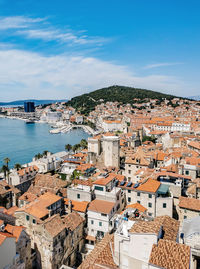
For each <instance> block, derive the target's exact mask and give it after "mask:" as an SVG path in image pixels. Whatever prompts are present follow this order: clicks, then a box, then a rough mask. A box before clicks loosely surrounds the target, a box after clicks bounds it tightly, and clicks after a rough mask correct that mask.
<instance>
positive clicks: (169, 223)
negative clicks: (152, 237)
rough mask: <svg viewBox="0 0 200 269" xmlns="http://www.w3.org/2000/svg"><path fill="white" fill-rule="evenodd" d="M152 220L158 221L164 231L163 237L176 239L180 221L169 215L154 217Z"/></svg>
mask: <svg viewBox="0 0 200 269" xmlns="http://www.w3.org/2000/svg"><path fill="white" fill-rule="evenodd" d="M154 221H156V222H158V223H159V224H160V225H161V226H162V228H163V231H164V236H163V239H167V240H172V241H176V239H177V235H178V232H179V226H180V222H179V221H178V220H175V219H173V218H170V217H169V216H160V217H156V218H155V219H154Z"/></svg>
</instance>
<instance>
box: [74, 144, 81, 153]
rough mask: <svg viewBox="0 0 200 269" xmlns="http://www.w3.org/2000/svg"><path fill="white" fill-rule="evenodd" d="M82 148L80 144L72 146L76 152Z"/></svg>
mask: <svg viewBox="0 0 200 269" xmlns="http://www.w3.org/2000/svg"><path fill="white" fill-rule="evenodd" d="M79 148H80V144H75V145H73V146H72V150H73V151H74V152H76V151H77V150H78V149H79Z"/></svg>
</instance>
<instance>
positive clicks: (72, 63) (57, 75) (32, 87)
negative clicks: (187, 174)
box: [0, 49, 183, 100]
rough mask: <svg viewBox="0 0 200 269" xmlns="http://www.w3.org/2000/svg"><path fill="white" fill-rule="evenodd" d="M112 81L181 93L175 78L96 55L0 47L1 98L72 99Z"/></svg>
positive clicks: (179, 85)
mask: <svg viewBox="0 0 200 269" xmlns="http://www.w3.org/2000/svg"><path fill="white" fill-rule="evenodd" d="M113 84H115V85H116V84H119V85H127V86H134V87H141V88H147V89H154V90H162V89H163V90H165V91H166V92H171V93H174V94H177V95H181V89H182V87H183V83H182V82H181V81H179V80H178V79H177V78H175V77H169V76H164V75H163V76H161V75H151V76H139V75H137V74H134V73H133V72H131V71H130V70H129V69H128V68H127V67H125V66H121V65H117V64H113V63H111V62H107V61H102V60H99V59H97V58H89V57H72V56H66V55H58V56H43V55H40V54H38V53H32V52H27V51H22V50H13V49H7V50H0V100H8V99H9V100H14V99H19V98H67V99H69V98H71V97H73V96H75V95H78V94H81V93H83V92H88V91H90V90H95V89H98V88H102V87H105V86H110V85H113Z"/></svg>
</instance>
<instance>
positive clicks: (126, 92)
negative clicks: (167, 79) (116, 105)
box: [67, 85, 176, 115]
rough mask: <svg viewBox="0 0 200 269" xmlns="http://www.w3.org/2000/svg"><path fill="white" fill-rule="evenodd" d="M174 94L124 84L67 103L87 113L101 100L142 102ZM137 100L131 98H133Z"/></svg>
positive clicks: (171, 96)
mask: <svg viewBox="0 0 200 269" xmlns="http://www.w3.org/2000/svg"><path fill="white" fill-rule="evenodd" d="M174 97H176V96H173V95H170V94H164V93H160V92H156V91H151V90H145V89H138V88H131V87H125V86H117V85H116V86H110V87H107V88H103V89H99V90H96V91H93V92H90V93H86V94H83V95H80V96H76V97H74V98H72V99H71V100H70V101H69V102H67V105H70V106H72V107H74V108H75V109H77V110H79V111H80V112H81V113H82V114H85V115H88V114H89V112H90V111H92V110H94V109H95V106H96V105H98V104H100V103H102V102H116V101H117V102H120V103H122V104H131V105H133V104H134V103H140V102H141V103H142V102H143V101H145V100H147V99H150V98H151V99H159V100H162V99H163V98H166V99H168V100H170V99H173V98H174ZM135 98H137V99H139V100H137V101H136V100H133V99H135Z"/></svg>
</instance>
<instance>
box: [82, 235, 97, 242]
mask: <svg viewBox="0 0 200 269" xmlns="http://www.w3.org/2000/svg"><path fill="white" fill-rule="evenodd" d="M85 239H86V240H89V241H96V238H95V237H94V236H91V235H87V236H86V238H85Z"/></svg>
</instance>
